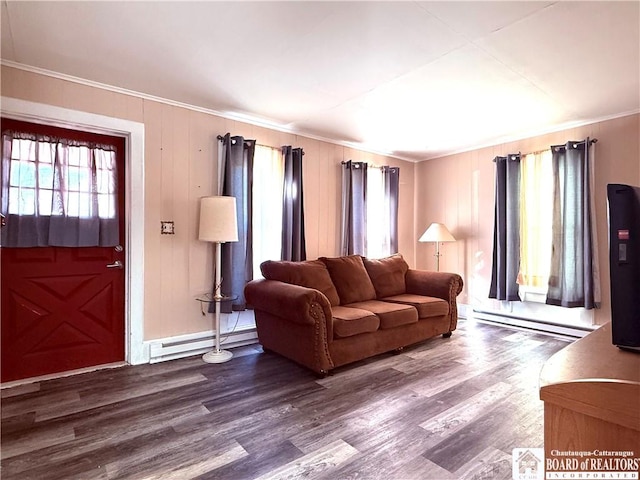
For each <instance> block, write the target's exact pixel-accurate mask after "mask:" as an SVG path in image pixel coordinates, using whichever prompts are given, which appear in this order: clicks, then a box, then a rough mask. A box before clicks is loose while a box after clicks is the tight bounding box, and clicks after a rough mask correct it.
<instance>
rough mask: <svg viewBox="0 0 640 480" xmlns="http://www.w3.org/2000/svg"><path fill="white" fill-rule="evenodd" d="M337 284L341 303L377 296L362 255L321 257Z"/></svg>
mask: <svg viewBox="0 0 640 480" xmlns="http://www.w3.org/2000/svg"><path fill="white" fill-rule="evenodd" d="M320 260H322V261H323V262H324V264H325V265H326V266H327V269H328V270H329V275H331V280H333V284H334V285H335V286H336V290H337V291H338V296H339V297H340V304H341V305H346V304H347V303H354V302H363V301H365V300H373V299H375V298H376V290H375V289H374V288H373V284H372V283H371V279H370V278H369V275H368V274H367V270H366V269H365V268H364V263H363V262H362V257H361V256H360V255H349V256H344V257H336V258H327V257H320Z"/></svg>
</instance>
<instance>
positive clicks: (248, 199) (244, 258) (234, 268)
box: [210, 133, 255, 313]
mask: <svg viewBox="0 0 640 480" xmlns="http://www.w3.org/2000/svg"><path fill="white" fill-rule="evenodd" d="M218 139H219V141H220V142H221V148H220V149H219V151H220V152H221V157H220V159H221V160H222V161H221V162H220V159H219V168H220V172H219V173H220V175H219V176H218V177H219V178H220V179H221V181H222V192H221V194H222V195H225V196H230V197H235V198H236V209H237V215H238V241H237V242H229V243H223V244H222V294H223V295H230V296H234V297H236V298H235V299H234V300H232V301H231V302H223V304H222V306H221V311H222V312H224V313H230V312H231V311H232V310H244V309H245V308H246V301H245V299H244V287H245V285H246V284H247V283H248V282H249V281H250V280H252V279H253V249H252V231H251V218H252V216H251V209H252V203H253V200H252V195H251V192H252V186H253V156H254V152H255V140H245V139H244V138H243V137H232V136H231V135H230V134H229V133H227V134H226V135H225V136H224V137H218ZM211 307H213V305H211ZM211 307H210V308H211Z"/></svg>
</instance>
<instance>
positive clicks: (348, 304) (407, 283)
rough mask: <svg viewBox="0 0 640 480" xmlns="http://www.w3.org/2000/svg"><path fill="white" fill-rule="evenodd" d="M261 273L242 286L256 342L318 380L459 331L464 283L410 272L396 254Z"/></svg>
mask: <svg viewBox="0 0 640 480" xmlns="http://www.w3.org/2000/svg"><path fill="white" fill-rule="evenodd" d="M261 270H262V274H263V275H264V277H265V279H261V280H253V281H251V282H249V284H247V286H246V287H245V297H246V299H247V303H248V304H249V305H250V306H251V307H253V309H254V311H255V317H256V326H257V330H258V340H259V342H260V343H261V344H262V346H263V348H264V349H265V350H267V351H269V350H271V351H273V352H276V353H279V354H280V355H283V356H285V357H287V358H289V359H291V360H294V361H295V362H298V363H300V364H302V365H304V366H305V367H308V368H310V369H311V370H313V371H314V372H316V373H318V374H320V375H325V374H327V373H328V372H329V371H330V370H331V369H333V368H335V367H339V366H341V365H345V364H348V363H351V362H355V361H357V360H362V359H364V358H368V357H371V356H374V355H378V354H380V353H384V352H390V351H397V350H399V349H402V348H403V347H405V346H407V345H411V344H414V343H416V342H420V341H423V340H426V339H428V338H431V337H435V336H437V335H441V334H442V335H443V336H444V337H448V336H450V335H451V332H452V331H453V330H455V328H456V324H457V320H458V312H457V304H456V297H457V296H458V294H459V293H460V292H461V291H462V286H463V282H462V278H461V277H460V276H459V275H457V274H455V273H444V272H431V271H422V270H412V269H410V268H409V266H408V265H407V263H406V262H405V260H404V259H403V258H402V256H401V255H400V254H396V255H392V256H390V257H387V258H384V259H380V260H373V259H368V258H365V257H361V256H359V255H350V256H344V257H337V258H326V257H321V258H320V259H318V260H311V261H305V262H286V261H279V262H276V261H267V262H264V263H263V264H262V265H261Z"/></svg>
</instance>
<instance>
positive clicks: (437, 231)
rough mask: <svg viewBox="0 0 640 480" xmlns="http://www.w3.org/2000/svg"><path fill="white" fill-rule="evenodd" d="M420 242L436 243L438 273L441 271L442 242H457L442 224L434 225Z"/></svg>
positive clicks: (430, 226)
mask: <svg viewBox="0 0 640 480" xmlns="http://www.w3.org/2000/svg"><path fill="white" fill-rule="evenodd" d="M418 241H419V242H435V244H436V254H435V257H436V272H439V271H440V242H455V241H456V239H455V238H454V237H453V235H451V232H450V231H449V230H448V229H447V227H445V226H444V224H442V223H432V224H431V225H429V228H427V230H426V231H425V232H424V233H423V234H422V236H421V237H420V238H419V239H418Z"/></svg>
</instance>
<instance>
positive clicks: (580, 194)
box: [547, 138, 600, 309]
mask: <svg viewBox="0 0 640 480" xmlns="http://www.w3.org/2000/svg"><path fill="white" fill-rule="evenodd" d="M590 145H591V142H590V140H589V139H588V138H587V139H586V140H583V141H580V142H569V143H567V144H566V145H560V146H553V147H551V152H552V162H553V176H554V196H553V248H552V253H551V271H550V276H549V290H548V293H547V303H548V304H549V305H560V306H563V307H584V308H587V309H592V308H597V307H599V301H600V298H599V287H598V285H597V284H596V282H595V281H594V273H595V271H597V262H594V254H595V251H596V249H595V248H594V235H595V233H594V225H593V220H592V218H593V217H592V208H593V207H592V205H593V198H592V195H593V193H592V191H591V188H592V187H591V184H592V175H593V173H592V166H591V161H592V158H591V154H590V150H591V149H590Z"/></svg>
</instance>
